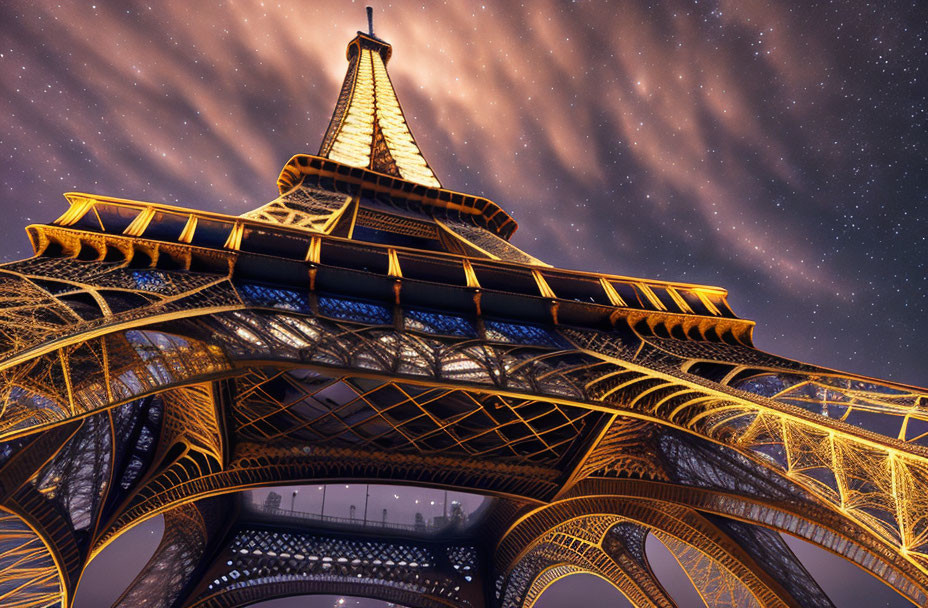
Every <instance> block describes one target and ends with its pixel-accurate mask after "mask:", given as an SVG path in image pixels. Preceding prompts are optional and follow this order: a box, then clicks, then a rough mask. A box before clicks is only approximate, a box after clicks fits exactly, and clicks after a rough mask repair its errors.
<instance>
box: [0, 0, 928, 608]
mask: <svg viewBox="0 0 928 608" xmlns="http://www.w3.org/2000/svg"><path fill="white" fill-rule="evenodd" d="M370 3H371V4H373V5H374V7H375V11H376V17H375V30H376V33H377V34H378V35H379V36H380V37H382V38H384V39H386V40H387V41H389V42H391V43H392V44H393V46H394V54H393V59H392V60H391V62H390V64H389V69H390V73H391V77H392V79H393V82H394V84H395V86H396V88H397V90H398V94H399V96H400V99H401V101H402V102H403V105H404V109H405V111H406V115H407V118H408V119H409V121H410V123H411V126H412V129H413V132H414V134H415V136H416V139H417V140H418V143H419V144H420V147H421V148H422V150H423V152H424V153H425V155H426V156H427V158H428V159H429V162H430V163H431V165H432V167H433V169H434V170H435V172H436V174H437V175H438V176H439V178H440V179H441V180H442V182H443V184H444V185H445V186H446V187H449V188H452V189H455V190H461V191H465V192H470V193H474V194H479V195H483V196H486V197H488V198H490V199H492V200H494V201H496V202H497V203H499V204H500V205H501V206H502V207H503V208H504V209H506V210H507V211H509V212H510V213H511V214H512V215H513V216H514V217H515V218H516V220H517V221H518V222H519V223H520V229H519V231H518V232H517V233H516V235H515V237H514V239H513V241H514V242H515V243H516V244H517V245H518V246H520V247H522V248H523V249H525V250H527V251H528V252H529V253H531V254H533V255H535V256H537V257H539V258H541V259H543V260H545V261H547V262H549V263H552V264H555V265H558V266H562V267H568V268H577V269H584V270H597V271H604V272H611V273H615V274H623V275H630V276H645V277H653V278H660V279H668V280H682V281H691V282H701V283H709V284H715V285H721V286H723V287H725V288H727V289H728V290H729V292H730V298H729V301H730V303H731V305H732V307H733V308H734V310H735V311H736V312H737V313H738V314H740V315H741V316H743V317H746V318H749V319H752V320H755V321H757V323H758V327H757V330H756V332H755V339H756V343H757V344H758V345H759V347H761V348H763V349H765V350H769V351H772V352H775V353H777V354H781V355H785V356H788V357H794V358H798V359H801V360H805V361H809V362H814V363H818V364H822V365H825V366H829V367H835V368H839V369H845V370H849V371H854V372H859V373H863V374H866V375H872V376H877V377H882V378H888V379H893V380H897V381H900V382H906V383H911V384H916V385H922V386H924V385H928V373H926V364H925V362H926V361H928V340H925V337H924V336H925V333H924V331H923V330H922V328H921V323H922V321H923V319H924V318H925V314H926V309H928V284H926V283H928V280H926V276H928V272H926V265H928V261H926V260H928V205H926V203H928V160H926V159H928V136H926V132H928V128H926V127H928V125H926V122H928V103H926V102H928V99H926V98H928V73H926V72H928V40H926V38H928V26H926V23H928V4H926V3H925V2H923V1H920V0H916V1H910V2H893V1H885V2H884V1H881V2H871V3H867V2H860V1H850V0H848V1H844V2H831V3H826V2H807V1H803V2H785V1H776V2H765V1H761V0H727V1H726V0H720V1H712V0H699V1H695V0H689V1H683V0H679V1H676V0H665V1H660V2H657V1H655V2H644V1H641V0H626V1H622V2H590V1H576V2H564V1H556V0H539V1H533V2H531V3H528V2H526V3H522V4H521V5H520V4H518V3H515V2H490V1H487V2H468V1H463V0H455V1H454V2H423V1H419V2H412V1H410V2H406V1H395V2H382V1H376V0H372V1H371V2H370ZM365 26H366V23H365V16H364V4H363V3H361V2H350V1H344V0H340V1H337V2H336V1H322V0H314V1H312V2H306V1H301V0H293V1H287V2H283V1H281V2H270V1H265V2H259V1H257V0H254V1H244V0H243V1H240V2H218V1H214V2H196V3H193V2H186V1H174V2H171V1H167V2H148V3H146V2H132V1H125V0H120V1H115V0H113V1H94V0H87V1H81V2H26V1H17V0H6V1H4V2H3V3H2V4H0V85H2V86H0V113H2V115H3V116H4V119H3V120H2V121H0V158H2V159H3V162H2V165H0V197H2V198H0V201H2V205H3V209H4V211H5V215H6V219H5V231H4V237H5V238H4V239H3V240H2V241H0V258H2V259H15V258H20V257H25V256H27V255H29V253H30V252H31V250H30V248H29V245H28V241H27V239H26V236H25V233H24V232H23V231H22V229H21V228H22V226H24V225H26V224H28V223H31V222H47V221H50V220H52V219H54V218H55V217H57V216H58V215H59V214H60V213H61V212H62V211H63V210H64V209H65V201H64V199H63V198H62V197H61V193H62V192H65V191H70V190H78V191H85V192H92V193H99V194H108V195H113V196H120V197H126V198H134V199H140V200H150V201H155V202H166V203H173V204H179V205H183V206H189V207H194V208H198V209H206V210H212V211H219V212H225V213H235V214H237V213H241V212H243V211H246V210H248V209H251V208H254V207H256V206H258V205H260V204H261V203H263V202H266V201H268V200H270V199H272V198H274V197H275V195H276V188H275V180H276V176H277V174H278V172H279V170H280V168H281V167H282V166H283V165H284V163H285V162H286V160H287V159H288V158H289V157H290V156H291V155H293V154H295V153H301V152H308V153H314V152H316V151H317V150H318V146H319V142H320V139H321V136H322V133H323V132H324V130H325V128H326V125H327V123H328V120H329V117H330V115H331V111H332V109H333V107H334V103H335V98H336V96H337V93H338V88H339V86H340V84H341V80H342V78H343V77H344V73H345V67H346V62H345V56H344V52H343V51H344V47H345V45H346V44H347V42H348V41H349V40H350V39H351V37H352V36H353V35H354V32H355V30H358V29H364V28H365ZM320 605H329V604H320Z"/></svg>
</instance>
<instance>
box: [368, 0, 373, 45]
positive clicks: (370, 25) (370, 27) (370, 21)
mask: <svg viewBox="0 0 928 608" xmlns="http://www.w3.org/2000/svg"><path fill="white" fill-rule="evenodd" d="M367 31H368V33H369V34H370V36H371V38H373V37H374V7H373V6H369V7H367Z"/></svg>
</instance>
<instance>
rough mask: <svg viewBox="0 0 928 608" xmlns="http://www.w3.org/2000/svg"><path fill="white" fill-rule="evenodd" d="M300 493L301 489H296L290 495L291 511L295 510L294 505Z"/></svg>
mask: <svg viewBox="0 0 928 608" xmlns="http://www.w3.org/2000/svg"><path fill="white" fill-rule="evenodd" d="M299 493H300V491H299V490H294V491H293V494H292V495H291V496H290V512H291V513H293V512H294V511H295V509H294V505H295V504H296V495H297V494H299Z"/></svg>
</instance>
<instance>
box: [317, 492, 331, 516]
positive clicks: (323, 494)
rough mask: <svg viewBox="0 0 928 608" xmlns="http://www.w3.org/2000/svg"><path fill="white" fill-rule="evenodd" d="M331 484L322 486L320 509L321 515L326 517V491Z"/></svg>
mask: <svg viewBox="0 0 928 608" xmlns="http://www.w3.org/2000/svg"><path fill="white" fill-rule="evenodd" d="M328 487H329V486H322V509H320V511H319V517H320V518H322V519H325V491H326V488H328Z"/></svg>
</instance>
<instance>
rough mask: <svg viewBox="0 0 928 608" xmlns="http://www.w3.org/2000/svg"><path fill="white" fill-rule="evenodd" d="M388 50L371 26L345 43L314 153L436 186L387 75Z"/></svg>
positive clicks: (436, 182) (353, 165)
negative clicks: (339, 79)
mask: <svg viewBox="0 0 928 608" xmlns="http://www.w3.org/2000/svg"><path fill="white" fill-rule="evenodd" d="M370 16H371V13H370V10H368V18H369V19H370ZM392 52H393V49H392V47H391V46H390V45H389V44H388V43H386V42H384V41H383V40H381V39H379V38H377V37H376V36H374V32H373V27H371V28H370V31H369V33H368V34H365V33H363V32H358V35H357V36H355V38H354V39H353V40H352V41H351V42H350V43H349V44H348V51H347V55H348V73H347V74H346V75H345V82H344V84H342V90H341V93H340V94H339V96H338V103H337V104H336V106H335V112H334V113H333V114H332V120H331V121H330V122H329V128H328V129H326V132H325V137H324V138H323V139H322V146H321V147H320V149H319V156H322V157H325V158H329V159H331V160H334V161H336V162H340V163H343V164H346V165H349V166H352V167H360V168H363V169H370V170H372V171H376V172H378V173H385V174H387V175H392V176H394V177H399V178H401V179H404V180H407V181H411V182H415V183H417V184H422V185H423V186H429V187H433V188H440V187H441V183H440V182H439V181H438V178H437V177H435V173H434V172H433V171H432V168H431V167H429V164H428V162H426V160H425V157H424V156H423V155H422V152H421V151H420V150H419V146H418V145H416V140H415V138H413V136H412V132H411V131H410V130H409V125H408V124H407V123H406V117H405V116H403V109H402V108H401V107H400V102H399V100H398V99H397V97H396V91H394V90H393V83H392V82H390V76H389V75H388V74H387V62H388V61H389V60H390V55H391V54H392Z"/></svg>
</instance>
